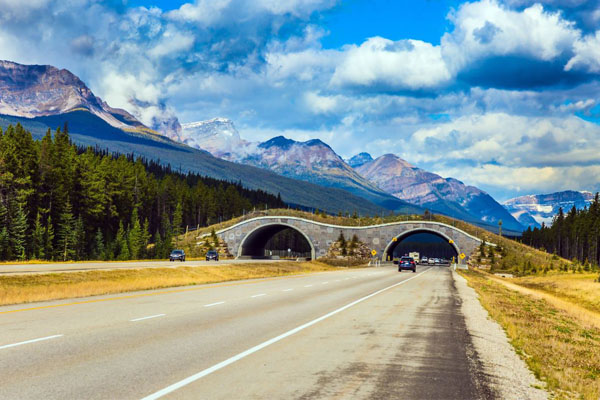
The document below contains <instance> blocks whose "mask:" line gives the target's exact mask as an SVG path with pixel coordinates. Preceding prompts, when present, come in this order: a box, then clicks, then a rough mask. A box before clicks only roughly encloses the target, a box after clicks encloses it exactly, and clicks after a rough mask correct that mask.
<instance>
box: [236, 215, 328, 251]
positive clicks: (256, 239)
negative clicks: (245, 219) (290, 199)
mask: <svg viewBox="0 0 600 400" xmlns="http://www.w3.org/2000/svg"><path fill="white" fill-rule="evenodd" d="M286 229H292V230H294V231H296V232H297V233H299V234H300V235H301V236H302V237H303V238H304V239H305V240H306V242H307V243H308V245H309V246H310V259H311V260H314V259H315V258H316V251H315V246H314V245H313V243H312V241H311V240H310V238H309V237H308V236H307V235H306V233H304V232H302V231H301V230H300V229H298V227H296V226H293V225H290V224H286V223H283V222H274V223H271V224H268V225H261V226H258V227H256V228H254V229H253V230H252V231H250V232H249V233H248V234H247V235H246V236H245V237H244V239H243V240H242V242H241V243H240V246H239V248H238V254H237V258H240V257H255V258H263V257H265V254H264V253H265V246H266V245H267V242H268V241H269V240H270V239H271V238H272V237H273V236H275V235H276V234H277V233H279V232H281V231H284V230H286Z"/></svg>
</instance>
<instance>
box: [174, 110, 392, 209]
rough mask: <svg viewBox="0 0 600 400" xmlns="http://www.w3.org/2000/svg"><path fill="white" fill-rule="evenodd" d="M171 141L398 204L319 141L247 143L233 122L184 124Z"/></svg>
mask: <svg viewBox="0 0 600 400" xmlns="http://www.w3.org/2000/svg"><path fill="white" fill-rule="evenodd" d="M172 139H174V140H177V141H179V142H182V143H185V144H187V145H188V146H191V147H194V148H197V149H202V150H206V151H208V152H210V153H211V154H212V155H213V156H215V157H218V158H222V159H225V160H228V161H233V162H237V163H240V164H246V165H252V166H255V167H259V168H264V169H268V170H271V171H273V172H276V173H278V174H280V175H283V176H286V177H289V178H294V179H299V180H303V181H307V182H311V183H315V184H318V185H322V186H326V187H336V188H341V189H345V190H348V191H350V192H351V193H354V194H357V195H359V196H362V197H365V198H367V199H368V200H371V201H374V202H375V203H378V202H385V201H388V202H390V200H391V202H392V203H393V202H397V200H396V199H394V198H393V197H392V196H390V195H388V194H387V193H385V192H384V191H382V190H381V189H380V188H378V187H377V186H376V185H374V184H373V183H371V182H369V181H368V180H366V179H365V178H363V177H362V176H360V175H359V174H358V173H357V172H356V171H355V170H354V169H352V167H350V166H349V165H348V164H347V163H346V162H345V161H344V160H343V159H342V158H341V157H340V156H339V155H338V154H337V153H336V152H335V151H334V150H333V149H332V148H331V147H330V146H329V145H327V144H326V143H324V142H322V141H321V140H318V139H313V140H308V141H306V142H298V141H295V140H292V139H288V138H285V137H283V136H277V137H274V138H272V139H270V140H268V141H266V142H262V143H259V142H249V141H246V140H244V139H242V138H241V137H240V134H239V132H238V131H237V129H236V128H235V126H234V124H233V122H232V121H231V120H229V119H227V118H213V119H210V120H207V121H199V122H192V123H187V124H183V125H182V131H181V133H180V134H179V135H177V136H174V137H172ZM399 203H400V202H399ZM378 204H379V203H378Z"/></svg>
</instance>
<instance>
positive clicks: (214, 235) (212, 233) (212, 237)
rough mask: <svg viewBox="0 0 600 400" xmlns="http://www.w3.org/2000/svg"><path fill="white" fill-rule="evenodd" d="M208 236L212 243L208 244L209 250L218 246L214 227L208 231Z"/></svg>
mask: <svg viewBox="0 0 600 400" xmlns="http://www.w3.org/2000/svg"><path fill="white" fill-rule="evenodd" d="M210 238H211V240H212V244H211V246H210V250H214V249H215V248H218V247H219V237H218V236H217V232H215V228H212V230H211V231H210Z"/></svg>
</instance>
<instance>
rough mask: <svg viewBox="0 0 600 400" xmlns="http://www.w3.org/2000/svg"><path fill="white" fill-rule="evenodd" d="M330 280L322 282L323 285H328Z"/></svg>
mask: <svg viewBox="0 0 600 400" xmlns="http://www.w3.org/2000/svg"><path fill="white" fill-rule="evenodd" d="M328 283H329V282H322V283H321V285H327V284H328Z"/></svg>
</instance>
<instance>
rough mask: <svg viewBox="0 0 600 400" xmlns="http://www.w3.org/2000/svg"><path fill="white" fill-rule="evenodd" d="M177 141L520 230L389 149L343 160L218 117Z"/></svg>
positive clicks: (318, 144)
mask: <svg viewBox="0 0 600 400" xmlns="http://www.w3.org/2000/svg"><path fill="white" fill-rule="evenodd" d="M178 140H180V141H182V142H184V143H188V144H190V145H192V146H194V147H196V148H200V149H204V150H207V151H210V152H211V153H212V154H213V155H214V156H216V157H220V158H224V159H227V160H229V161H235V162H237V163H242V164H246V165H253V166H257V167H261V168H265V169H268V170H271V171H274V172H277V173H278V174H281V175H284V176H288V177H291V178H294V179H300V180H304V181H307V182H312V183H316V184H319V185H322V186H326V187H337V188H342V189H344V190H347V191H349V192H351V193H354V194H356V195H358V196H361V197H363V198H366V199H368V200H370V201H372V202H374V203H376V204H379V205H382V206H384V207H386V208H392V207H395V203H394V202H397V201H402V204H407V203H409V204H413V205H415V206H418V207H420V209H421V211H422V210H423V209H425V208H428V209H430V210H431V211H435V212H439V213H442V214H445V215H449V216H453V217H456V218H460V219H464V220H466V221H470V222H474V223H479V224H485V225H487V226H491V227H496V226H497V223H498V221H499V220H502V221H503V227H504V229H505V230H512V231H516V232H520V231H521V230H522V229H523V227H522V225H521V224H520V223H519V222H518V221H517V220H515V219H514V218H513V216H512V215H511V214H510V213H509V212H508V211H507V210H506V209H505V208H504V207H502V206H501V205H500V204H498V202H496V201H495V200H494V199H493V198H492V197H491V196H490V195H488V194H487V193H485V192H483V191H482V190H480V189H477V188H476V187H473V186H466V185H464V184H463V183H462V182H460V181H458V180H456V179H453V178H442V177H440V176H439V175H436V174H432V173H430V172H427V171H424V170H422V169H419V168H416V167H414V166H412V165H410V164H409V163H407V162H406V161H404V160H402V159H400V158H398V157H397V156H395V155H393V154H386V155H384V156H381V157H379V158H378V159H376V160H373V157H371V155H370V154H368V153H360V154H357V155H356V156H354V157H352V158H350V159H349V160H347V161H344V160H343V159H342V158H341V157H340V156H339V155H338V154H336V153H335V151H334V150H333V149H332V148H331V147H330V146H329V145H327V144H326V143H324V142H322V141H321V140H319V139H313V140H309V141H306V142H298V141H294V140H291V139H288V138H285V137H283V136H277V137H274V138H272V139H270V140H268V141H266V142H263V143H253V142H248V141H245V140H243V139H242V138H241V137H240V135H239V132H238V131H237V130H236V129H235V126H234V125H233V123H232V122H231V121H230V120H228V119H224V118H216V119H212V120H208V121H201V122H194V123H191V124H184V125H183V130H182V132H181V135H180V137H179V138H178Z"/></svg>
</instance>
